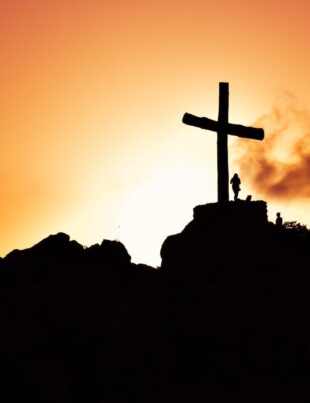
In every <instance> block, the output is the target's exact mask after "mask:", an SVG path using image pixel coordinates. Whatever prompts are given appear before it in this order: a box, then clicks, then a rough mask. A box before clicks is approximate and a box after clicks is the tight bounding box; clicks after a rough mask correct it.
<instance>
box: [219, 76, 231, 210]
mask: <svg viewBox="0 0 310 403" xmlns="http://www.w3.org/2000/svg"><path fill="white" fill-rule="evenodd" d="M228 99H229V86H228V83H220V88H219V116H218V124H219V126H218V133H217V172H218V174H217V175H218V177H217V184H218V187H217V189H218V201H219V202H228V201H229V183H228V182H229V179H228V175H229V174H228V144H227V141H228V133H227V128H228V110H229V101H228Z"/></svg>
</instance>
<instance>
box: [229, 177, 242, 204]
mask: <svg viewBox="0 0 310 403" xmlns="http://www.w3.org/2000/svg"><path fill="white" fill-rule="evenodd" d="M230 183H231V184H232V190H233V192H234V200H235V201H236V200H238V194H239V192H240V184H241V180H240V178H239V176H238V174H234V176H233V177H232V178H231V180H230Z"/></svg>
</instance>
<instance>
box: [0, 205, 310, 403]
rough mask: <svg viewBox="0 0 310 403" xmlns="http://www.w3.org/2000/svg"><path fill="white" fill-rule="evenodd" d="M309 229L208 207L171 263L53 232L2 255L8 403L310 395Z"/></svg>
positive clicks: (172, 239) (176, 242) (165, 257)
mask: <svg viewBox="0 0 310 403" xmlns="http://www.w3.org/2000/svg"><path fill="white" fill-rule="evenodd" d="M309 246H310V235H309V231H308V230H306V229H305V228H304V227H301V226H298V225H297V224H296V223H295V224H294V223H290V224H289V225H286V226H283V227H281V228H277V227H276V226H275V225H274V224H272V223H270V222H268V218H267V204H266V203H265V202H264V201H257V202H245V201H237V202H228V203H214V204H207V205H204V206H197V207H195V209H194V218H193V220H192V221H191V222H190V223H189V224H188V225H187V226H186V227H185V228H184V230H183V231H182V232H181V233H180V234H177V235H172V236H169V237H168V238H167V239H166V241H165V242H164V244H163V246H162V250H161V255H162V266H161V268H160V269H153V268H151V267H149V266H146V265H136V264H132V263H131V258H130V255H129V254H128V252H127V250H126V248H125V246H124V245H123V244H121V243H120V242H116V241H107V240H104V241H103V242H102V243H101V245H99V244H97V245H93V246H91V247H89V248H85V247H83V246H81V245H80V244H79V243H78V242H76V241H70V238H69V236H68V235H66V234H63V233H59V234H57V235H52V236H49V237H48V238H46V239H44V240H43V241H41V242H39V243H38V244H36V245H35V246H33V247H32V248H29V249H27V250H23V251H18V250H15V251H13V252H11V253H10V254H9V255H7V256H6V257H5V258H4V259H2V260H0V295H1V305H0V307H1V309H0V329H1V332H0V358H1V359H0V372H1V379H2V383H1V396H3V401H6V402H15V401H21V400H23V401H24V400H25V401H31V402H53V403H54V402H57V403H58V402H86V401H87V402H131V401H134V402H154V403H155V402H156V403H158V402H159V401H170V402H174V401H176V402H177V401H178V402H208V401H210V402H227V401H229V400H232V401H244V402H246V401H247V402H248V401H250V402H262V401H264V402H277V401H283V400H284V399H285V400H288V401H295V402H296V401H306V400H307V397H308V396H309V392H310V384H309V375H310V348H309V340H310V322H309V308H310V293H309V288H310V267H309V257H310V248H309Z"/></svg>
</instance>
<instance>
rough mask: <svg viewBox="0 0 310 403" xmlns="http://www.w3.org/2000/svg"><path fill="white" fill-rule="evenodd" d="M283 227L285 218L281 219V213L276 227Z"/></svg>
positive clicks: (278, 215) (278, 214)
mask: <svg viewBox="0 0 310 403" xmlns="http://www.w3.org/2000/svg"><path fill="white" fill-rule="evenodd" d="M282 225H283V218H282V217H281V214H280V213H277V219H276V226H277V227H278V228H281V227H282Z"/></svg>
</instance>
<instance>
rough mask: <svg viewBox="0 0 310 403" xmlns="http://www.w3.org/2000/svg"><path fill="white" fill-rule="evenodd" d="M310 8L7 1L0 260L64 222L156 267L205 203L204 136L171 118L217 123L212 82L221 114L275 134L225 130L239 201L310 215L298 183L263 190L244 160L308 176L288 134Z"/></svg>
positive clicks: (305, 120) (87, 241) (210, 145)
mask: <svg viewBox="0 0 310 403" xmlns="http://www.w3.org/2000/svg"><path fill="white" fill-rule="evenodd" d="M309 14H310V4H309V2H308V1H306V0H303V1H300V0H294V1H286V2H283V1H280V0H268V1H267V0H255V1H250V0H247V1H245V0H244V1H241V0H225V1H224V0H214V1H208V0H203V1H202V0H192V1H190V2H189V1H182V0H178V1H176V0H173V1H172V0H157V1H145V0H144V1H142V0H140V1H138V0H131V1H120V0H116V1H105V0H44V1H42V0H10V1H3V2H2V4H1V13H0V41H1V43H0V45H1V63H0V73H1V74H0V77H1V91H0V99H1V108H0V127H1V139H2V143H1V158H0V174H1V188H0V205H1V231H0V255H1V256H4V255H5V254H6V253H8V252H9V251H11V250H12V249H15V248H25V247H29V246H31V245H33V244H34V243H36V242H38V241H39V240H41V239H42V238H43V237H45V236H47V235H49V234H51V233H57V232H59V231H63V232H66V233H68V234H69V235H70V236H71V238H72V239H76V240H77V241H79V242H80V243H82V244H84V245H91V244H93V243H96V242H101V241H102V239H103V238H106V239H120V240H121V241H122V242H123V243H124V244H125V246H126V247H127V249H128V251H129V253H130V254H131V255H132V258H133V261H135V262H145V263H149V264H153V265H158V264H160V259H159V248H160V246H161V244H162V242H163V240H164V239H165V237H166V236H168V235H169V234H173V233H176V232H179V231H180V230H182V229H183V227H184V226H185V225H186V224H187V223H188V221H189V220H190V219H191V217H192V208H193V207H194V206H196V205H197V204H203V203H206V202H211V201H216V160H215V156H216V135H215V134H214V133H210V132H203V131H201V130H199V129H196V128H191V127H189V126H185V125H183V124H182V122H181V120H182V116H183V114H184V112H190V113H193V114H196V115H200V116H203V115H205V116H208V117H210V118H217V108H218V83H219V82H220V81H227V82H229V83H230V121H231V122H233V123H240V124H253V123H254V122H257V123H260V124H262V125H264V127H265V129H266V139H267V138H268V135H269V136H270V139H271V138H274V136H277V142H276V143H277V146H276V147H275V146H274V144H275V142H274V141H273V142H272V144H271V142H269V143H266V144H269V145H270V144H271V146H270V147H273V148H272V150H269V148H268V147H267V146H266V147H265V148H264V149H263V150H262V149H256V148H255V147H256V145H255V146H252V145H250V144H249V143H251V140H244V139H240V140H230V144H231V152H230V162H231V173H233V171H238V172H239V171H240V170H241V172H242V175H241V180H242V192H241V194H240V196H241V198H242V197H243V198H245V197H246V195H247V194H249V193H250V194H252V195H253V198H254V199H261V198H265V199H266V200H267V201H268V202H269V219H270V220H274V218H275V212H276V211H281V212H282V215H283V218H284V220H298V221H301V222H302V223H304V224H307V225H310V209H309V208H308V205H309V199H310V193H309V192H308V191H307V190H305V191H303V192H299V187H297V188H296V189H295V191H294V192H293V194H292V192H289V191H288V190H287V191H286V190H285V189H287V186H286V187H285V186H284V187H283V186H282V187H281V192H280V193H279V192H278V193H277V191H276V192H274V191H273V190H274V189H278V188H275V187H274V186H273V185H272V184H271V182H270V181H268V180H266V176H264V173H263V172H261V171H260V169H261V165H258V164H256V165H255V168H256V171H255V169H253V165H252V168H251V169H248V168H247V167H248V165H247V164H249V158H247V157H244V156H243V157H241V156H240V155H241V154H242V153H243V154H244V152H248V151H249V152H253V147H254V154H251V156H252V155H254V157H252V160H253V158H254V160H255V156H256V155H258V154H257V152H258V151H257V150H260V151H259V152H261V153H262V152H264V158H265V159H264V161H267V162H268V164H269V165H270V164H273V165H274V166H275V167H277V169H276V170H275V171H274V175H275V176H274V177H272V180H273V181H274V180H278V179H275V178H279V176H281V175H282V173H283V170H288V171H290V170H291V168H292V164H295V165H294V169H295V168H296V164H297V165H298V164H301V165H300V167H299V165H298V166H297V168H296V169H297V170H296V169H295V170H294V172H297V174H298V175H299V174H300V175H301V176H302V177H304V178H308V177H309V175H308V176H307V174H310V173H309V172H307V171H303V169H307V168H304V165H303V162H304V159H306V160H307V158H308V153H305V154H306V155H305V156H304V155H303V156H302V158H303V161H300V158H299V156H298V152H299V151H298V150H300V147H299V148H298V147H297V146H295V145H294V141H295V140H294V139H295V138H296V139H297V138H298V139H299V140H298V141H299V143H298V144H299V145H300V144H303V146H305V147H306V148H307V150H308V148H309V147H308V146H307V144H309V143H310V140H309V141H308V140H307V137H305V139H303V140H302V141H301V140H300V139H301V138H303V136H304V134H305V135H306V134H308V131H309V135H310V118H309V116H310V115H309V94H310V80H309V78H308V75H309V71H310V55H309V38H310V24H309ZM287 94H289V95H287ZM279 111H280V112H279ZM296 111H297V112H298V113H297V114H296V113H295V112H296ZM282 118H285V119H286V123H285V127H282V126H281V122H282ZM287 120H288V121H287ZM299 123H300V124H299ZM292 126H293V128H292V130H291V131H290V130H288V128H290V127H292ZM296 126H297V128H296ZM279 127H280V128H279ZM281 127H282V129H281ZM283 131H285V133H284V134H283V133H282V132H283ZM282 134H283V141H282ZM300 141H301V143H300ZM240 142H245V143H242V144H241V143H240ZM252 143H253V142H252ZM240 151H241V154H240ZM247 155H249V154H247ZM260 155H262V154H260ZM244 158H245V159H244ZM288 158H289V160H288ZM259 160H260V159H259ZM288 161H289V163H288ZM307 161H308V160H307ZM309 161H310V159H309ZM268 164H267V165H268ZM269 165H268V167H269ZM245 167H246V168H245ZM279 167H280V168H279ZM244 168H245V169H244ZM299 168H300V169H299ZM257 171H259V172H260V174H261V175H260V176H259V178H260V179H259V180H258V178H257V175H256V174H257ZM247 174H248V177H247ZM297 174H296V175H297ZM296 175H295V177H294V178H296V177H297V176H296ZM263 176H264V180H262V179H261V178H262V177H263ZM267 177H268V175H267ZM285 180H286V179H285ZM294 180H295V179H293V180H292V179H291V182H290V183H294ZM283 181H284V179H283ZM272 186H273V187H272ZM269 188H272V189H273V190H272V189H271V190H270V189H269ZM283 189H284V191H283Z"/></svg>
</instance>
